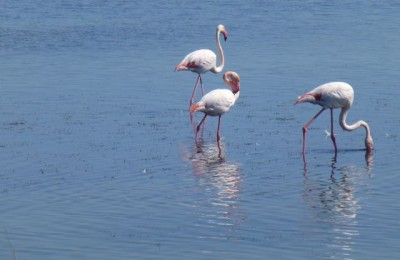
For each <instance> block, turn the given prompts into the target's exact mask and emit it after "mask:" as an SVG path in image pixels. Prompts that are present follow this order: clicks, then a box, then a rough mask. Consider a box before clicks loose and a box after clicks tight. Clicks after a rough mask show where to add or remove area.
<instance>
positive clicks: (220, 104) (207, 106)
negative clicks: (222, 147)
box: [190, 71, 240, 143]
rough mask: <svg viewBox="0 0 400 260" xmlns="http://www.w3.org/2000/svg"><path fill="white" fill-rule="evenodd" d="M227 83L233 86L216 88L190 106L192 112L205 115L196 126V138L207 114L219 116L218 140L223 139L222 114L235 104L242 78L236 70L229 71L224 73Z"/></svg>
mask: <svg viewBox="0 0 400 260" xmlns="http://www.w3.org/2000/svg"><path fill="white" fill-rule="evenodd" d="M223 80H224V81H225V83H226V84H227V85H228V86H230V87H231V88H232V90H228V89H214V90H213V91H210V92H208V93H207V94H205V95H204V96H203V97H202V98H201V100H200V101H199V102H198V103H196V104H194V105H192V106H191V107H190V112H191V113H193V112H198V111H200V112H204V117H203V119H202V120H201V121H200V123H199V125H198V126H197V128H196V139H197V133H198V132H199V130H200V126H201V124H202V123H203V122H204V120H205V119H206V117H207V116H218V130H217V142H218V143H219V141H220V140H221V136H220V125H221V116H222V115H223V114H224V113H225V112H228V111H229V109H230V108H231V107H232V106H233V105H234V104H235V101H236V100H237V99H238V97H239V94H240V78H239V75H238V74H237V73H236V72H233V71H227V72H225V73H224V75H223Z"/></svg>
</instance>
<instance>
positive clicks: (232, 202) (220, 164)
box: [183, 142, 245, 236]
mask: <svg viewBox="0 0 400 260" xmlns="http://www.w3.org/2000/svg"><path fill="white" fill-rule="evenodd" d="M221 149H222V150H223V149H224V143H223V142H221V143H219V144H217V143H215V142H212V143H208V144H204V143H202V142H198V143H197V144H196V147H195V149H194V150H192V151H190V152H188V151H184V153H183V157H184V160H186V161H189V162H190V163H191V166H192V170H193V175H194V176H195V178H196V180H197V183H198V186H199V188H200V189H201V190H203V192H205V193H206V195H207V197H209V199H207V200H206V201H203V202H201V203H204V204H205V205H206V206H207V205H209V206H208V208H209V209H210V210H212V211H214V210H215V211H216V212H214V213H212V214H209V215H207V216H205V215H203V216H200V217H201V218H206V221H207V222H208V223H213V224H216V225H221V226H226V227H228V228H229V229H230V228H234V227H235V226H236V225H237V224H238V223H239V222H242V221H243V220H244V219H245V216H244V214H243V212H242V211H241V208H240V190H241V186H242V181H243V178H242V173H241V171H240V167H239V165H237V164H235V163H232V162H228V160H227V159H226V158H222V157H221V156H219V153H220V151H221ZM224 235H225V234H222V236H224ZM226 236H230V234H228V233H227V234H226Z"/></svg>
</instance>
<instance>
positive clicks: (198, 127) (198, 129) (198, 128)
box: [195, 114, 207, 140]
mask: <svg viewBox="0 0 400 260" xmlns="http://www.w3.org/2000/svg"><path fill="white" fill-rule="evenodd" d="M206 117H207V114H204V117H203V119H201V121H200V123H199V125H198V126H197V127H196V136H195V139H196V140H197V133H198V132H199V131H200V126H201V124H203V122H204V120H205V119H206Z"/></svg>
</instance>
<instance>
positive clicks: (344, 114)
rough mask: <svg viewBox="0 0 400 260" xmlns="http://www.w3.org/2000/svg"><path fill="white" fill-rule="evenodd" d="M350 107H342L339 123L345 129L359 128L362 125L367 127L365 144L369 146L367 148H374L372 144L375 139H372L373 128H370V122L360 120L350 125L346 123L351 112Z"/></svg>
mask: <svg viewBox="0 0 400 260" xmlns="http://www.w3.org/2000/svg"><path fill="white" fill-rule="evenodd" d="M349 110H350V108H342V111H341V112H340V118H339V121H340V122H339V123H340V126H341V127H342V128H343V130H346V131H353V130H355V129H357V128H359V127H360V126H362V127H364V128H365V132H366V134H365V146H366V148H367V150H372V146H373V141H372V137H371V130H370V129H369V126H368V124H367V123H366V122H365V121H362V120H360V121H358V122H356V123H354V124H352V125H348V124H347V123H346V118H347V114H348V113H349Z"/></svg>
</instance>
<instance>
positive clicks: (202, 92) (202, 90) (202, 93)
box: [199, 74, 204, 96]
mask: <svg viewBox="0 0 400 260" xmlns="http://www.w3.org/2000/svg"><path fill="white" fill-rule="evenodd" d="M199 77H200V85H201V95H202V96H204V86H203V79H202V78H201V76H200V74H199Z"/></svg>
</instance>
